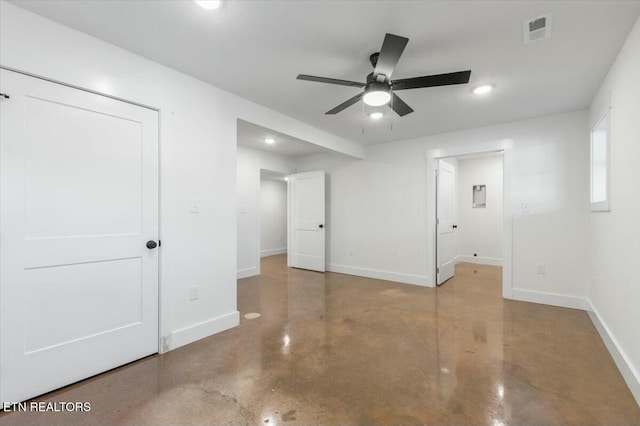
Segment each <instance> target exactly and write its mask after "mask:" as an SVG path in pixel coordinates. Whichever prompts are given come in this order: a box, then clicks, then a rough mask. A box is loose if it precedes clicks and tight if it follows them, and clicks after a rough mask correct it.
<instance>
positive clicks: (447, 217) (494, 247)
mask: <svg viewBox="0 0 640 426" xmlns="http://www.w3.org/2000/svg"><path fill="white" fill-rule="evenodd" d="M437 161H438V169H437V184H436V191H437V194H436V204H437V205H436V227H437V232H436V258H437V266H436V279H437V281H436V282H437V284H438V285H442V284H443V283H445V282H446V281H447V280H449V279H450V278H452V277H453V276H454V275H455V269H456V268H455V266H456V265H457V264H458V263H461V262H464V263H468V264H475V265H478V264H480V265H493V266H502V263H503V261H502V224H503V219H502V216H503V154H502V152H501V151H500V152H489V153H482V154H468V155H461V156H456V157H447V158H440V159H438V160H437Z"/></svg>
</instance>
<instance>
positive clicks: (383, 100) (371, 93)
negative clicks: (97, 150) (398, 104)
mask: <svg viewBox="0 0 640 426" xmlns="http://www.w3.org/2000/svg"><path fill="white" fill-rule="evenodd" d="M362 99H363V100H364V103H365V104H367V105H369V106H381V105H385V104H388V103H389V101H390V100H391V88H390V87H389V85H388V84H386V83H383V82H377V81H374V82H371V83H369V84H368V85H367V87H366V88H365V89H364V97H363V98H362Z"/></svg>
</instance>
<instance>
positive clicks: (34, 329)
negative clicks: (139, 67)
mask: <svg viewBox="0 0 640 426" xmlns="http://www.w3.org/2000/svg"><path fill="white" fill-rule="evenodd" d="M0 72H1V74H0V77H1V79H0V89H1V90H0V92H2V93H5V94H7V95H9V96H10V98H9V99H0V128H1V130H0V157H1V158H0V232H1V238H0V270H1V271H0V296H1V298H0V330H1V337H0V377H1V378H2V380H1V383H0V400H2V401H22V400H25V399H27V398H31V397H34V396H37V395H40V394H42V393H45V392H48V391H51V390H53V389H56V388H59V387H62V386H65V385H68V384H70V383H73V382H76V381H78V380H81V379H84V378H87V377H89V376H92V375H95V374H97V373H100V372H103V371H105V370H109V369H111V368H114V367H117V366H119V365H122V364H125V363H127V362H130V361H133V360H136V359H139V358H141V357H144V356H147V355H149V354H152V353H155V352H157V348H158V249H149V248H147V246H146V244H147V241H148V240H153V241H158V240H157V239H158V114H157V112H156V111H152V110H150V109H146V108H142V107H138V106H134V105H131V104H128V103H125V102H120V101H117V100H114V99H110V98H107V97H104V96H99V95H96V94H92V93H88V92H85V91H81V90H77V89H73V88H70V87H66V86H63V85H59V84H55V83H51V82H47V81H44V80H40V79H37V78H33V77H27V76H24V75H22V74H18V73H14V72H10V71H5V70H1V71H0ZM151 245H152V244H151Z"/></svg>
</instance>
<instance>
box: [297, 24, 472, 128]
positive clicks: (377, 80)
mask: <svg viewBox="0 0 640 426" xmlns="http://www.w3.org/2000/svg"><path fill="white" fill-rule="evenodd" d="M408 42H409V39H408V38H406V37H400V36H397V35H394V34H389V33H387V35H385V37H384V42H383V43H382V48H381V49H380V52H378V53H374V54H372V55H371V56H370V57H369V60H370V61H371V65H373V68H374V70H373V72H372V73H370V74H369V75H368V76H367V82H366V83H360V82H357V81H349V80H339V79H335V78H326V77H316V76H313V75H306V74H299V75H298V77H297V79H298V80H307V81H315V82H318V83H329V84H338V85H340V86H351V87H363V88H364V92H362V93H360V94H358V95H356V96H354V97H353V98H351V99H349V100H347V101H345V102H343V103H341V104H340V105H338V106H337V107H335V108H333V109H332V110H329V111H327V112H326V113H325V114H337V113H339V112H340V111H342V110H345V109H347V108H349V107H350V106H351V105H353V104H355V103H356V102H358V101H359V100H360V99H362V100H364V103H365V104H367V105H371V106H381V105H384V104H389V107H390V108H391V109H392V110H394V111H395V112H396V113H397V114H398V115H399V116H400V117H403V116H405V115H407V114H410V113H412V112H413V109H412V108H411V107H410V106H409V105H407V104H406V103H405V102H404V101H403V100H402V99H400V97H399V96H398V95H396V94H395V93H394V92H395V91H396V90H407V89H419V88H422V87H435V86H449V85H452V84H467V83H468V82H469V77H470V76H471V71H459V72H452V73H447V74H436V75H428V76H423V77H413V78H402V79H399V80H391V75H392V74H393V71H394V70H395V68H396V65H397V64H398V60H400V56H401V55H402V52H403V51H404V48H405V47H406V46H407V43H408Z"/></svg>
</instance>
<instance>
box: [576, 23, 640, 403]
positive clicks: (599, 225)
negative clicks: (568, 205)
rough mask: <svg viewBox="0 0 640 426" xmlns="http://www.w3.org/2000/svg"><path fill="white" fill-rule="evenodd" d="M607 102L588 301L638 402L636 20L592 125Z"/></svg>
mask: <svg viewBox="0 0 640 426" xmlns="http://www.w3.org/2000/svg"><path fill="white" fill-rule="evenodd" d="M609 106H611V113H610V114H611V124H610V126H611V127H610V144H611V145H610V147H611V148H610V158H611V163H610V167H611V191H610V200H611V211H610V212H594V213H591V215H590V220H591V259H590V262H589V263H588V265H589V268H588V269H589V273H590V280H589V281H590V285H589V300H590V302H591V308H592V309H593V311H594V315H592V319H593V320H594V323H596V325H598V326H599V329H600V332H601V334H602V335H603V338H604V340H605V343H607V344H608V347H609V349H610V351H611V352H612V355H613V357H614V359H615V360H616V363H617V364H618V367H619V368H620V370H621V372H622V373H623V376H624V377H625V379H626V381H627V383H628V384H629V387H630V388H631V389H632V391H633V392H634V396H635V397H636V400H637V401H638V403H639V404H640V167H639V166H638V165H639V164H640V20H639V21H637V22H636V24H635V26H634V28H633V30H632V31H631V33H630V35H629V37H628V39H627V41H626V43H625V45H624V47H623V48H622V50H621V51H620V54H619V56H618V58H617V59H616V61H615V63H614V65H613V66H612V68H611V70H610V71H609V74H608V75H607V77H606V79H605V81H604V82H603V84H602V86H601V88H600V90H599V91H598V95H597V96H596V98H595V99H594V101H593V103H592V105H591V109H590V125H591V127H593V126H594V125H595V124H596V122H597V120H598V119H599V118H600V117H601V115H602V114H603V113H604V111H605V110H606V109H607V108H608V107H609ZM584 143H585V145H588V143H589V141H588V139H585V142H584Z"/></svg>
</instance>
